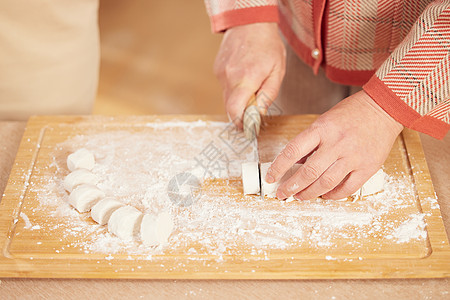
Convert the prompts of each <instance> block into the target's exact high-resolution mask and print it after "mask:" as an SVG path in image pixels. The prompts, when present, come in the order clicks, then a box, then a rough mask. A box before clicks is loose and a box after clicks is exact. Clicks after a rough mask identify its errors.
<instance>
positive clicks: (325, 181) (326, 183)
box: [320, 174, 337, 189]
mask: <svg viewBox="0 0 450 300" xmlns="http://www.w3.org/2000/svg"><path fill="white" fill-rule="evenodd" d="M320 184H321V186H323V187H324V188H327V189H332V188H334V187H335V186H336V185H337V180H336V178H335V177H334V176H332V175H329V174H322V176H321V177H320Z"/></svg>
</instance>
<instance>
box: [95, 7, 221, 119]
mask: <svg viewBox="0 0 450 300" xmlns="http://www.w3.org/2000/svg"><path fill="white" fill-rule="evenodd" d="M99 22H100V36H101V68H100V82H99V87H98V95H97V99H96V101H95V105H94V114H108V115H118V114H134V115H140V114H169V113H171V114H177V113H191V114H203V113H208V114H223V113H224V112H225V110H224V106H223V102H222V91H221V89H220V85H219V83H218V81H217V79H216V78H215V77H214V74H213V63H214V58H215V55H216V53H217V51H218V48H219V45H220V41H221V35H214V34H212V33H211V30H210V24H209V19H208V16H207V14H206V9H205V6H204V3H203V1H201V0H196V1H157V0H127V1H119V0H108V1H100V14H99Z"/></svg>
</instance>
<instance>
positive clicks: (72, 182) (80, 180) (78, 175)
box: [64, 169, 100, 193]
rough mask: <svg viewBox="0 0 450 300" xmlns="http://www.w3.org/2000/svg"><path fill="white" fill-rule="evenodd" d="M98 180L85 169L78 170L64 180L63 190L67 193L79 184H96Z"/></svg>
mask: <svg viewBox="0 0 450 300" xmlns="http://www.w3.org/2000/svg"><path fill="white" fill-rule="evenodd" d="M99 181H100V178H99V177H98V176H97V175H95V174H94V173H92V172H91V171H89V170H86V169H78V170H75V171H73V172H72V173H70V174H69V175H67V176H66V178H64V188H65V189H66V191H68V192H69V193H70V192H72V190H73V189H74V188H76V187H77V186H79V185H80V184H85V183H90V184H94V185H95V184H97V183H98V182H99Z"/></svg>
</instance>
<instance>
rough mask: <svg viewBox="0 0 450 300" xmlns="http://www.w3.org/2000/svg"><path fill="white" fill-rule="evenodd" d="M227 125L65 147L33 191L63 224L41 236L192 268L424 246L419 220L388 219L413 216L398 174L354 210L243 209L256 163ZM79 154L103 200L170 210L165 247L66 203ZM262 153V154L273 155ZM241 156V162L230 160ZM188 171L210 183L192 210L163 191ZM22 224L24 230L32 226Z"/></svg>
mask: <svg viewBox="0 0 450 300" xmlns="http://www.w3.org/2000/svg"><path fill="white" fill-rule="evenodd" d="M228 126H229V124H227V123H221V122H204V121H197V122H166V123H149V124H146V126H143V127H139V128H138V129H136V130H135V132H133V133H130V131H129V130H120V129H117V130H113V131H107V132H89V133H87V134H86V135H82V136H81V135H80V136H76V137H74V138H72V139H69V140H67V141H66V142H64V143H62V144H60V145H58V146H57V148H55V149H53V150H52V151H51V155H52V156H53V157H54V162H53V164H52V165H51V166H47V167H46V168H47V169H45V170H38V172H37V173H40V174H41V176H44V181H45V182H47V184H46V186H45V187H44V188H42V187H41V188H38V187H37V186H35V185H32V187H31V189H32V190H34V192H36V193H37V194H38V200H39V204H40V205H39V206H38V208H37V209H38V210H41V211H42V212H44V213H45V214H48V215H49V217H52V218H55V219H57V220H58V222H53V223H52V222H48V224H37V225H38V226H39V225H40V226H41V230H43V231H45V232H51V231H53V230H56V229H59V230H61V231H62V232H63V238H64V239H66V240H67V241H68V243H67V245H66V246H64V247H62V248H61V249H56V250H55V251H57V252H58V253H59V252H64V251H66V250H67V249H73V248H81V249H83V251H85V252H87V253H88V252H94V253H104V254H107V255H108V256H107V257H108V259H113V258H114V254H116V253H122V254H123V253H127V254H130V255H133V254H137V255H145V256H146V257H147V259H151V257H152V255H156V254H161V253H180V252H181V253H184V254H188V255H191V256H192V257H193V259H194V258H195V257H201V255H206V254H208V255H217V256H218V257H219V258H218V260H219V261H220V259H221V257H222V255H227V254H229V255H240V254H245V253H250V254H251V255H260V256H261V255H262V256H263V257H265V258H266V259H267V257H268V256H270V255H271V253H272V252H273V251H287V252H289V251H291V249H296V248H298V247H299V246H301V247H302V249H306V250H305V251H322V252H323V251H324V252H325V253H329V254H330V255H328V256H327V257H328V258H327V259H334V257H335V255H334V254H333V253H339V251H341V250H340V248H342V249H344V248H345V249H350V250H348V253H349V254H352V253H355V255H356V253H358V251H360V250H361V249H364V247H365V242H366V241H367V240H368V239H370V238H371V237H377V238H378V239H379V245H378V246H377V247H378V248H377V249H375V250H374V251H377V250H379V251H381V250H383V249H384V248H383V247H384V246H385V245H386V243H389V242H390V243H392V241H393V240H395V241H396V242H398V243H406V242H409V241H413V240H423V239H425V238H426V231H425V223H424V220H423V215H422V214H419V213H416V214H414V213H413V214H408V215H407V216H406V217H407V218H408V219H406V218H405V219H404V220H403V219H400V220H393V219H390V218H389V216H390V214H391V213H392V211H398V212H399V213H400V215H401V212H402V209H405V208H408V207H411V206H412V205H411V202H413V201H414V192H413V187H412V185H411V183H410V182H409V181H408V180H407V178H406V176H403V177H402V176H400V175H401V174H400V175H399V176H397V177H396V178H393V177H389V179H388V182H387V183H386V185H385V191H384V192H382V193H379V194H377V195H374V196H370V197H367V198H366V199H364V200H360V201H357V202H355V203H351V202H336V201H326V200H320V199H318V200H314V201H302V202H299V201H292V202H289V203H287V202H283V201H278V200H275V199H268V200H265V201H260V200H259V197H256V196H245V197H244V200H239V201H237V200H236V199H239V198H240V197H241V196H240V195H241V193H242V191H241V187H240V186H241V182H240V178H239V176H240V167H241V163H242V162H243V161H247V160H249V159H252V148H251V146H248V147H244V146H245V145H242V144H236V145H234V142H233V141H235V139H236V135H234V133H233V132H229V131H227V130H226V128H227V127H228ZM130 127H131V126H130ZM161 129H164V130H161ZM238 137H239V138H242V137H243V135H242V134H240V135H238ZM286 142H287V141H286V140H279V141H271V142H270V147H271V148H272V149H271V151H274V152H278V151H279V150H281V149H282V147H283V146H284V145H285V143H286ZM233 145H234V146H233ZM82 147H84V148H87V149H88V150H90V151H91V152H93V153H94V154H95V156H96V161H97V164H96V166H95V167H94V169H93V172H94V173H95V174H97V175H98V176H99V177H100V178H102V180H101V181H100V183H99V184H98V186H99V188H100V189H102V190H103V191H104V192H105V193H106V195H107V196H113V197H116V198H117V199H118V200H119V201H122V202H123V203H126V204H129V205H133V206H135V207H136V208H138V209H139V210H141V211H142V212H146V213H152V212H153V213H155V212H159V211H161V210H166V209H168V210H170V211H171V213H172V214H173V216H174V219H175V230H174V232H173V234H172V236H171V237H170V240H169V244H168V245H166V246H165V247H163V248H156V249H155V248H146V247H144V246H143V245H142V244H141V243H139V242H135V243H128V244H125V243H123V242H122V241H121V240H120V239H118V238H117V237H115V236H113V235H111V234H110V233H108V232H107V230H106V227H105V226H98V225H94V223H93V222H91V221H90V218H89V215H88V214H85V215H80V214H78V213H77V212H76V211H75V210H74V209H72V208H71V207H70V205H69V204H67V199H68V195H67V193H66V192H65V191H64V188H63V185H62V181H63V179H64V177H65V176H66V175H67V174H68V170H67V167H66V165H65V161H66V157H67V154H68V153H70V152H73V151H75V150H77V149H79V148H82ZM233 147H235V148H233ZM260 147H262V148H263V149H262V151H264V148H266V147H268V146H267V144H264V145H262V146H261V145H260ZM236 148H237V149H238V150H239V151H238V152H240V153H235V152H234V151H233V149H235V150H236ZM241 148H242V149H241ZM217 149H218V150H217ZM240 150H242V152H241V151H240ZM205 157H209V158H211V157H215V160H216V162H217V161H219V163H216V164H210V165H209V167H208V168H207V170H205V168H203V167H202V166H201V165H206V164H207V162H205V161H204V160H203V161H202V159H203V158H205ZM219 158H220V159H219ZM220 162H222V165H221V166H220ZM199 163H200V165H199ZM183 172H192V173H193V174H194V175H195V176H196V177H198V178H199V179H202V178H201V177H203V175H205V177H206V178H207V179H208V180H210V181H209V182H210V188H209V189H208V190H202V192H201V195H200V196H199V198H198V199H196V201H195V203H194V204H192V205H190V206H187V207H181V206H178V205H175V204H174V203H173V201H171V199H170V198H169V194H168V192H167V191H168V187H169V186H170V182H171V180H172V179H173V178H174V176H176V175H177V174H180V173H183ZM42 174H44V175H42ZM214 177H218V178H219V179H216V180H213V179H212V178H214ZM224 184H226V185H227V187H226V188H224V187H223V186H224ZM190 191H191V190H190V189H189V188H186V186H181V187H180V191H179V192H180V194H181V196H186V195H190ZM192 195H194V194H192ZM194 196H195V195H194ZM42 212H41V214H42ZM22 217H23V218H24V220H25V222H26V224H27V227H29V226H31V223H30V221H29V220H28V221H27V218H25V217H24V216H22ZM308 249H310V250H308ZM311 249H313V250H311ZM314 249H316V250H314ZM292 251H293V250H292ZM333 251H334V252H333ZM111 254H112V255H111ZM331 254H333V255H331ZM324 257H325V256H324Z"/></svg>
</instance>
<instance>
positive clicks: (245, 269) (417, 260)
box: [0, 115, 450, 279]
mask: <svg viewBox="0 0 450 300" xmlns="http://www.w3.org/2000/svg"><path fill="white" fill-rule="evenodd" d="M315 118H316V116H312V115H304V116H283V117H271V118H268V119H266V120H265V122H266V123H265V124H266V125H265V126H264V129H263V130H262V133H261V136H260V137H259V141H260V147H261V144H264V142H267V141H272V140H276V139H277V138H280V137H283V138H285V139H291V138H293V137H294V136H295V135H296V134H298V132H300V131H301V130H302V129H305V128H306V127H307V126H308V125H309V124H310V123H311V122H313V121H314V119H315ZM199 119H201V120H206V121H225V118H224V117H221V116H206V115H201V116H188V115H176V116H149V117H111V118H109V117H94V116H90V117H66V116H55V117H33V118H31V119H30V121H29V122H28V125H27V129H26V131H25V133H24V136H23V139H22V142H21V145H20V148H19V151H18V154H17V157H16V161H15V164H14V166H13V169H12V171H11V175H10V178H9V181H8V185H7V187H6V190H5V194H4V196H3V199H2V201H1V203H0V246H1V249H2V255H1V256H0V276H1V277H42V278H43V277H55V278H186V279H187V278H189V279H192V278H196V279H299V278H316V279H317V278H431V277H447V276H449V274H450V247H449V243H448V239H447V235H446V233H445V229H444V226H443V223H442V217H441V214H440V210H439V206H438V205H437V204H436V201H435V197H436V196H435V193H434V189H433V185H432V183H431V178H430V174H429V171H428V167H427V164H426V161H425V157H424V154H423V150H422V146H421V142H420V139H419V136H418V135H417V133H415V132H414V131H411V130H405V131H403V133H402V134H401V135H400V136H399V138H398V139H397V140H396V142H395V144H394V146H393V149H392V151H391V153H390V156H389V158H388V159H387V161H386V163H385V165H384V170H385V172H386V173H387V174H388V175H391V176H394V177H395V176H399V174H401V175H402V176H404V177H405V178H406V179H405V180H407V182H410V183H411V184H412V185H413V186H414V188H413V193H412V194H409V195H408V197H410V199H407V200H408V201H409V202H408V201H406V202H404V203H407V204H406V205H404V206H403V207H402V208H401V209H397V210H394V211H393V212H392V213H390V214H387V215H386V218H387V219H390V222H391V223H392V222H393V220H394V221H395V220H396V219H397V218H398V219H401V218H403V217H405V216H407V215H411V214H414V213H422V214H423V215H424V221H425V224H426V227H425V231H426V237H425V238H423V239H410V240H408V241H406V242H403V243H397V242H395V241H394V240H392V239H386V238H383V237H380V236H379V234H378V235H377V234H375V233H374V234H373V235H371V234H370V232H369V233H368V234H366V235H364V238H363V239H361V240H359V241H358V247H357V248H352V244H349V243H344V242H342V243H341V242H340V241H339V239H337V240H336V241H334V242H335V243H336V247H334V248H326V247H322V248H320V247H319V248H317V247H312V246H311V245H310V244H308V243H298V244H295V245H294V246H292V245H291V246H290V247H287V248H286V249H282V250H280V249H273V251H270V250H269V251H265V252H264V254H258V253H253V252H252V251H251V249H246V248H245V246H244V245H243V246H242V248H241V249H237V248H236V249H234V250H233V249H231V250H230V251H228V252H227V254H226V255H220V257H219V256H217V255H215V254H214V253H200V250H199V249H197V250H199V251H198V252H195V253H196V254H192V252H190V251H191V250H192V249H196V245H195V243H192V244H190V245H186V247H185V248H173V249H169V250H168V251H167V252H165V253H163V254H160V255H153V256H152V257H151V259H149V258H148V257H144V256H143V255H139V254H131V255H130V253H127V251H122V252H120V253H117V254H114V256H112V255H111V254H110V253H106V252H105V253H102V252H101V251H100V252H99V251H97V252H92V251H84V249H82V248H77V247H76V246H75V247H73V246H72V247H71V242H73V237H71V236H70V235H69V236H68V235H67V231H62V230H52V231H45V230H43V229H41V230H39V228H37V229H38V230H30V228H29V226H28V225H27V221H28V222H31V223H32V224H38V225H39V224H41V225H44V224H45V225H48V224H53V225H55V224H61V227H64V224H65V220H64V219H61V218H59V219H58V218H55V217H52V216H49V215H46V213H45V210H44V211H43V210H38V209H37V207H38V205H39V199H37V194H36V193H35V192H34V190H35V188H36V187H44V186H45V182H43V178H45V176H44V175H46V174H45V172H47V170H49V169H51V167H50V168H48V166H50V165H51V164H52V162H53V161H54V159H55V158H54V157H51V155H52V153H53V152H52V151H54V149H55V147H57V145H59V144H60V143H62V142H64V141H66V140H68V139H70V138H73V137H75V136H77V135H80V134H86V133H88V132H89V133H98V132H106V131H114V130H121V131H127V132H130V133H133V132H138V131H140V130H142V128H146V124H150V123H159V122H166V121H173V120H180V121H188V122H190V121H196V120H199ZM266 144H267V143H266ZM66 154H67V153H66ZM275 154H276V152H274V151H267V149H260V156H261V160H262V161H270V160H271V159H273V156H274V155H275ZM57 159H60V160H63V159H64V157H59V158H57ZM47 175H48V174H47ZM202 189H204V190H205V192H206V193H211V195H219V194H220V195H224V194H226V195H229V197H230V199H231V200H233V201H234V200H235V201H238V202H239V203H240V205H243V206H245V205H247V204H249V201H254V199H253V198H251V197H250V198H249V197H244V196H242V189H241V187H240V181H239V178H231V179H228V180H215V181H211V182H208V181H207V182H206V183H205V184H204V185H203V186H202ZM272 201H274V200H272ZM363 201H364V200H363ZM268 203H269V204H265V205H269V206H270V205H271V204H270V203H273V206H274V207H276V206H277V205H279V203H278V202H268ZM289 205H294V206H295V205H298V204H295V203H292V204H289ZM323 205H329V206H330V207H335V208H337V209H339V208H340V207H339V206H341V205H343V204H341V203H339V202H328V203H324V204H323ZM345 205H346V206H347V207H351V206H352V204H351V203H346V204H345ZM355 205H356V204H355ZM355 207H356V206H355ZM22 214H23V215H25V216H27V219H28V220H25V219H24V218H23V217H21V216H22ZM175 217H176V216H175ZM80 219H81V221H82V222H87V223H89V224H90V223H92V224H94V223H93V222H92V220H90V219H89V217H88V216H86V217H82V218H80ZM279 221H280V222H282V220H279ZM66 225H67V224H66ZM381 225H383V224H382V223H381ZM43 227H45V226H43ZM53 228H55V227H53ZM205 234H206V233H205ZM346 234H347V237H350V238H351V237H352V234H354V233H352V232H351V231H349V232H347V233H346ZM357 237H358V236H357V235H355V238H357ZM89 238H90V236H89V234H86V239H89ZM237 245H239V243H238V244H237ZM238 248H239V247H238ZM55 249H60V250H61V249H64V250H61V251H60V250H57V251H56V250H55Z"/></svg>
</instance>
